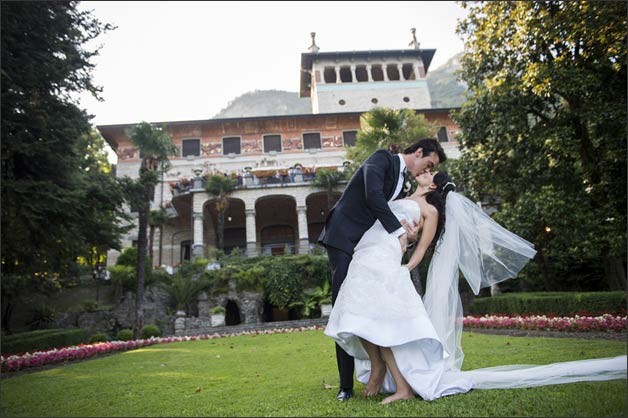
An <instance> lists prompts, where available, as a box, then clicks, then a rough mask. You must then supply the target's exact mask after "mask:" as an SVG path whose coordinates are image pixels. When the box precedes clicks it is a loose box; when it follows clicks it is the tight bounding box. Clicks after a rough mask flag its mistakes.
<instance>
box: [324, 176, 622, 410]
mask: <svg viewBox="0 0 628 418" xmlns="http://www.w3.org/2000/svg"><path fill="white" fill-rule="evenodd" d="M416 180H417V183H418V187H417V190H416V191H415V192H414V193H413V194H412V195H411V196H409V197H408V198H405V199H400V200H396V201H392V202H390V203H389V205H390V209H391V210H392V212H393V213H394V214H395V215H396V216H397V217H398V218H399V220H400V221H402V220H405V221H407V222H408V223H412V222H417V221H418V224H419V229H420V230H421V238H420V240H419V242H418V244H417V248H416V249H415V251H414V253H413V254H412V256H411V257H410V260H409V261H408V264H407V265H401V258H402V256H403V253H402V251H401V249H400V248H399V241H398V239H397V238H395V237H394V236H392V235H391V234H389V233H388V232H387V231H386V230H385V229H384V228H383V226H382V225H381V223H380V222H379V221H377V222H375V224H374V225H373V226H372V227H371V228H370V229H369V230H367V232H366V233H365V234H364V235H363V237H362V239H361V240H360V242H359V243H358V245H357V246H356V248H355V251H354V254H353V259H352V261H351V264H350V265H349V269H348V272H347V277H346V279H345V281H344V282H343V284H342V286H341V288H340V291H339V293H338V297H337V299H336V302H335V304H334V306H333V309H332V312H331V314H330V317H329V321H328V324H327V327H326V329H325V334H326V335H327V336H329V337H332V338H333V339H335V340H336V341H337V342H338V344H339V345H340V346H341V347H342V348H343V349H344V350H345V351H346V352H347V353H348V354H350V355H351V356H353V357H354V358H355V365H356V378H357V380H358V381H360V382H362V383H364V384H365V385H366V387H365V390H364V395H365V396H367V397H370V396H375V395H377V394H378V393H380V392H385V393H392V395H390V396H388V397H386V398H385V399H384V400H383V401H382V402H381V403H382V404H387V403H390V402H394V401H397V400H402V399H411V398H414V397H415V395H418V396H420V397H421V398H423V399H425V400H433V399H437V398H439V397H442V396H446V395H452V394H457V393H464V392H468V391H469V390H471V389H495V388H502V389H506V388H523V387H532V386H540V385H549V384H558V383H570V382H577V381H583V380H609V379H618V378H626V356H619V357H615V358H606V359H593V360H581V361H575V362H564V363H555V364H550V365H545V366H520V365H512V366H501V367H493V368H486V369H477V370H471V371H461V370H460V369H461V366H462V361H463V353H462V350H461V347H460V340H461V336H462V304H461V301H460V296H459V293H458V277H459V273H458V270H459V269H460V271H462V273H463V275H464V277H465V279H466V280H467V282H468V283H469V285H470V286H471V288H472V290H473V292H474V293H475V294H476V295H477V294H478V292H479V290H480V288H482V287H487V286H490V285H492V284H495V283H498V282H501V281H503V280H506V279H508V278H513V277H515V276H516V275H517V274H518V273H519V271H520V270H521V269H522V268H523V267H524V266H525V264H526V263H527V262H528V261H529V260H530V259H531V258H533V257H534V255H535V253H536V251H535V250H534V248H533V245H532V244H531V243H529V242H527V241H526V240H524V239H522V238H521V237H518V236H517V235H515V234H513V233H511V232H509V231H508V230H506V229H504V228H503V227H501V226H500V225H499V224H497V223H496V222H495V221H493V220H492V219H491V218H490V217H489V216H488V215H486V214H485V213H484V212H483V211H482V210H481V209H480V208H479V207H478V206H477V205H475V204H474V203H473V202H471V201H470V200H469V199H467V198H465V197H464V196H462V195H460V194H458V193H456V192H455V184H454V183H453V182H452V181H451V178H450V177H449V176H448V175H447V173H445V172H438V173H430V172H426V173H424V174H421V175H419V176H417V177H416ZM430 248H433V249H434V255H433V257H432V261H431V263H430V267H429V272H428V277H427V286H426V293H425V297H424V300H423V301H421V298H420V296H419V295H418V294H417V292H416V290H415V288H414V285H413V284H412V281H411V279H410V270H412V269H413V268H414V267H416V266H417V265H418V264H419V263H420V262H421V260H422V259H423V256H424V255H425V253H426V251H427V250H428V249H430Z"/></svg>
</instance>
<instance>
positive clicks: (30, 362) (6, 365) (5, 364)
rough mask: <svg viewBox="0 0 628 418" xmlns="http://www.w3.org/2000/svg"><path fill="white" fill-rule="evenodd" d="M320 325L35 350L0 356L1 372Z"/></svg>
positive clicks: (310, 328)
mask: <svg viewBox="0 0 628 418" xmlns="http://www.w3.org/2000/svg"><path fill="white" fill-rule="evenodd" d="M322 328H323V327H321V326H311V327H299V328H275V329H269V330H261V331H243V332H237V333H230V334H211V335H207V334H205V335H196V336H191V337H156V338H155V337H151V338H149V339H143V340H134V341H109V342H101V343H94V344H79V345H74V346H71V347H63V348H54V349H52V350H46V351H34V352H32V353H24V354H16V355H11V356H7V357H5V356H0V370H1V371H2V372H16V371H18V370H23V369H28V368H31V367H41V366H47V365H50V364H55V363H61V362H66V361H72V360H82V359H87V358H90V357H94V356H97V355H99V354H107V353H113V352H116V351H127V350H133V349H136V348H141V347H146V346H149V345H153V344H165V343H174V342H181V341H198V340H211V339H215V338H224V337H236V336H240V335H263V334H285V333H291V332H300V331H314V330H319V329H322Z"/></svg>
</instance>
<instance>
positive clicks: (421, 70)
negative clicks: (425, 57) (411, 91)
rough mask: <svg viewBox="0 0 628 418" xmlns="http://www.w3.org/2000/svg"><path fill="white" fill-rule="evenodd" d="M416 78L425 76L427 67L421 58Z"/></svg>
mask: <svg viewBox="0 0 628 418" xmlns="http://www.w3.org/2000/svg"><path fill="white" fill-rule="evenodd" d="M415 71H416V79H417V80H419V79H421V78H425V67H423V61H421V60H419V62H417V64H416V70H415Z"/></svg>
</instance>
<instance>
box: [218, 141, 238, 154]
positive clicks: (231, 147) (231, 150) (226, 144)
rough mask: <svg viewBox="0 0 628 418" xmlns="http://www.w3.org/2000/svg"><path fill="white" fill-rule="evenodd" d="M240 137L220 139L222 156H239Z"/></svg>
mask: <svg viewBox="0 0 628 418" xmlns="http://www.w3.org/2000/svg"><path fill="white" fill-rule="evenodd" d="M240 153H241V151H240V137H239V136H232V137H228V138H223V139H222V154H223V155H229V154H240Z"/></svg>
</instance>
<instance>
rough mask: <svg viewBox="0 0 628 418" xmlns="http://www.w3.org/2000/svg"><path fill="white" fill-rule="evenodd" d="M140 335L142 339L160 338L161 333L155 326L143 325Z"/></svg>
mask: <svg viewBox="0 0 628 418" xmlns="http://www.w3.org/2000/svg"><path fill="white" fill-rule="evenodd" d="M140 333H141V335H142V338H144V339H146V338H150V337H159V336H161V331H160V330H159V328H158V327H157V326H156V325H144V326H143V327H142V330H141V331H140Z"/></svg>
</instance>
